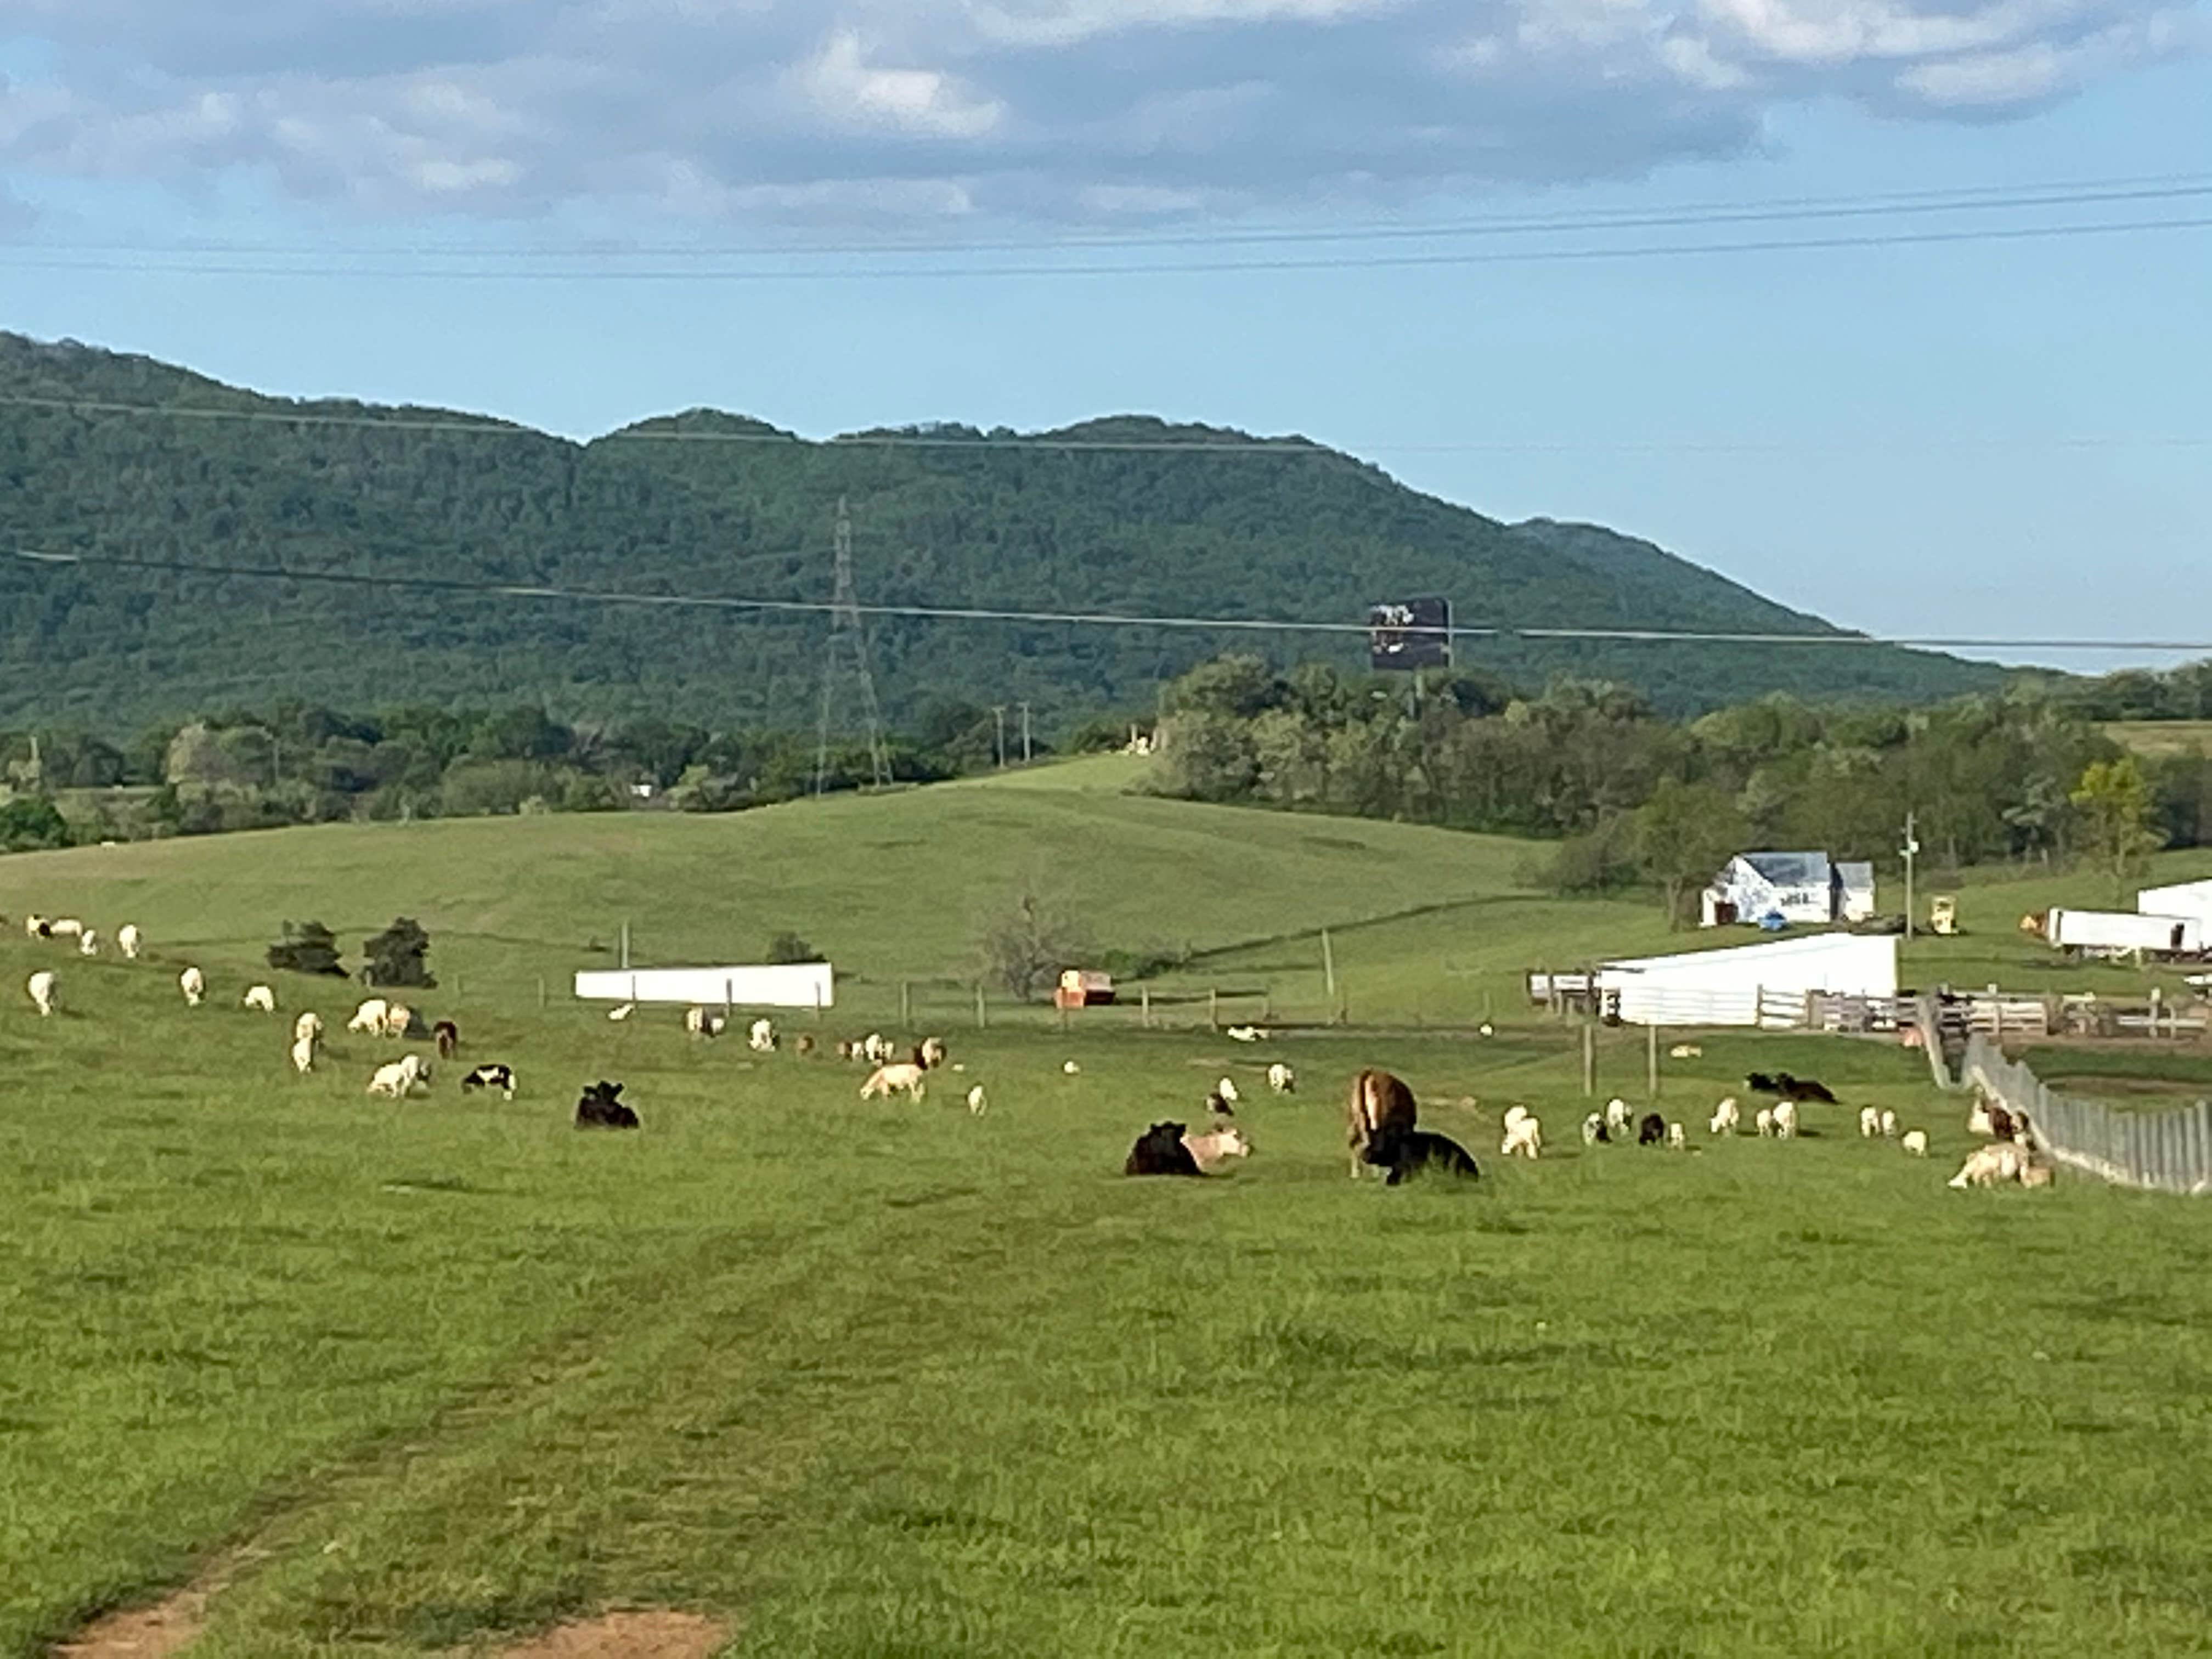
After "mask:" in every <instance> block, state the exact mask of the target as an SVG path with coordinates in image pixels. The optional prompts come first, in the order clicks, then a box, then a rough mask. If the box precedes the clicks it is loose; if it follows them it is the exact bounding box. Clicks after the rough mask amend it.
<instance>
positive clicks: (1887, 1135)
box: [1875, 1111, 1897, 1140]
mask: <svg viewBox="0 0 2212 1659" xmlns="http://www.w3.org/2000/svg"><path fill="white" fill-rule="evenodd" d="M1875 1127H1878V1128H1880V1129H1881V1138H1882V1139H1884V1140H1894V1139H1897V1114H1896V1113H1895V1112H1891V1111H1885V1112H1883V1113H1882V1115H1881V1120H1880V1121H1879V1122H1878V1123H1877V1124H1876V1126H1875Z"/></svg>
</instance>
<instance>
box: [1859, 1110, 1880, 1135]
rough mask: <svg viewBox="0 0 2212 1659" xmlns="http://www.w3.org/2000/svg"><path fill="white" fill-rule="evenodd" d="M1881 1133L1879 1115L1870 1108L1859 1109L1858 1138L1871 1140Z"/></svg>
mask: <svg viewBox="0 0 2212 1659" xmlns="http://www.w3.org/2000/svg"><path fill="white" fill-rule="evenodd" d="M1880 1133H1881V1113H1880V1112H1877V1111H1876V1110H1875V1109H1874V1108H1873V1107H1871V1106H1862V1107H1860V1108H1859V1136H1860V1138H1861V1139H1865V1140H1872V1139H1874V1138H1875V1136H1876V1135H1878V1134H1880Z"/></svg>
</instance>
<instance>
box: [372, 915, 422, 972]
mask: <svg viewBox="0 0 2212 1659" xmlns="http://www.w3.org/2000/svg"><path fill="white" fill-rule="evenodd" d="M361 949H362V955H363V956H365V957H368V982H369V983H370V984H371V985H419V986H423V987H432V986H435V985H436V984H437V982H438V981H437V978H436V976H435V975H433V974H432V973H431V972H430V969H429V968H428V964H427V963H426V962H425V960H424V958H426V957H428V955H429V954H430V936H429V934H428V933H424V932H423V931H422V924H421V923H420V922H417V921H415V920H413V919H412V918H411V917H408V916H398V917H395V918H393V920H392V926H391V927H387V928H386V929H385V930H384V931H383V932H382V933H379V934H377V935H376V936H375V937H374V939H365V940H363V941H362V947H361Z"/></svg>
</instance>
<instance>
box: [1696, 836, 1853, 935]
mask: <svg viewBox="0 0 2212 1659" xmlns="http://www.w3.org/2000/svg"><path fill="white" fill-rule="evenodd" d="M1873 915H1874V866H1872V865H1871V864H1850V863H1845V864H1838V863H1837V862H1835V861H1834V860H1832V859H1830V858H1829V856H1828V855H1827V854H1826V853H1740V854H1737V855H1736V856H1735V857H1734V858H1732V859H1730V860H1729V861H1728V863H1727V864H1725V865H1724V866H1722V869H1721V872H1720V874H1719V875H1717V876H1716V877H1715V878H1713V883H1712V885H1711V886H1710V887H1708V888H1706V889H1705V893H1704V895H1703V896H1702V898H1701V900H1700V902H1699V915H1698V920H1699V924H1700V925H1701V926H1703V927H1726V926H1728V925H1729V923H1731V922H1748V923H1751V924H1753V926H1759V925H1765V926H1770V927H1771V926H1773V925H1775V923H1774V922H1773V921H1770V920H1769V919H1770V918H1779V920H1780V921H1781V922H1783V923H1790V924H1801V925H1808V926H1811V927H1826V926H1827V925H1828V924H1829V923H1831V922H1837V921H1867V920H1869V918H1870V917H1872V916H1873Z"/></svg>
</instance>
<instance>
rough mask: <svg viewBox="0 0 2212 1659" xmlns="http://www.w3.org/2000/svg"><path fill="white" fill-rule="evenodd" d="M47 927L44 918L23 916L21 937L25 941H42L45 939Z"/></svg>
mask: <svg viewBox="0 0 2212 1659" xmlns="http://www.w3.org/2000/svg"><path fill="white" fill-rule="evenodd" d="M47 926H48V923H47V921H46V918H45V917H44V916H41V915H27V916H25V917H24V918H23V937H24V938H25V939H44V938H46V928H47Z"/></svg>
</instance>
